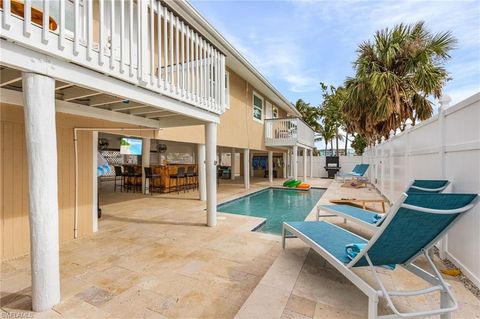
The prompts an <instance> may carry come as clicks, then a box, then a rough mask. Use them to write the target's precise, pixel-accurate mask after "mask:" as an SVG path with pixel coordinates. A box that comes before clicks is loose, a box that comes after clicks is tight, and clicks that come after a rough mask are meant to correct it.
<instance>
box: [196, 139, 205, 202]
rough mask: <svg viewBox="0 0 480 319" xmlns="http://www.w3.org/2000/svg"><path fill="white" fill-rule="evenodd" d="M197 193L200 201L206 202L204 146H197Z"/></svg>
mask: <svg viewBox="0 0 480 319" xmlns="http://www.w3.org/2000/svg"><path fill="white" fill-rule="evenodd" d="M197 165H198V193H199V198H200V200H201V201H206V200H207V182H206V177H205V144H197Z"/></svg>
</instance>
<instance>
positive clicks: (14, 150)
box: [0, 104, 153, 260]
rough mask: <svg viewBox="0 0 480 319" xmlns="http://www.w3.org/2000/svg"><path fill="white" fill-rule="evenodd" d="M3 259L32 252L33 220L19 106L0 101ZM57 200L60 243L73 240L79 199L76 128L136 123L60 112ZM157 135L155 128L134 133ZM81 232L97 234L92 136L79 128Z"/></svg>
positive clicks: (0, 249) (0, 242)
mask: <svg viewBox="0 0 480 319" xmlns="http://www.w3.org/2000/svg"><path fill="white" fill-rule="evenodd" d="M0 119H1V121H0V149H1V151H2V153H1V157H0V159H1V160H0V180H1V190H0V208H1V215H0V218H1V220H0V222H1V223H0V257H1V259H2V260H5V259H10V258H13V257H18V256H21V255H24V254H27V253H28V252H29V250H30V237H29V222H28V166H27V158H26V142H25V130H24V119H23V108H22V107H20V106H13V105H6V104H0ZM56 124H57V154H58V204H59V236H60V242H65V241H67V240H70V239H73V229H74V203H75V157H74V142H73V137H74V135H73V128H74V127H105V128H106V129H105V130H102V132H108V127H117V128H118V127H132V126H128V125H125V124H120V123H115V122H108V121H103V120H97V119H92V118H87V117H79V116H73V115H68V114H63V113H57V121H56ZM129 134H131V135H136V136H145V137H147V136H148V137H153V132H147V131H144V132H140V131H138V132H135V131H133V132H132V131H129ZM77 137H78V163H79V167H78V169H79V174H78V176H79V179H78V182H79V184H78V186H79V188H78V195H79V197H78V203H79V205H78V235H79V237H84V236H88V235H91V234H92V202H93V198H92V196H93V190H92V178H93V174H94V170H93V167H92V165H93V162H92V159H93V154H92V149H93V145H92V142H93V137H92V132H91V131H79V132H78V135H77Z"/></svg>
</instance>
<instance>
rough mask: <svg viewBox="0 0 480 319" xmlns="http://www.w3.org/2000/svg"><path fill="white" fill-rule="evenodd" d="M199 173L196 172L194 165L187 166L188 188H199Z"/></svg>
mask: <svg viewBox="0 0 480 319" xmlns="http://www.w3.org/2000/svg"><path fill="white" fill-rule="evenodd" d="M197 176H198V175H197V173H195V167H193V166H188V167H187V177H186V178H187V185H188V189H190V187H192V188H193V189H196V188H197V180H198V178H197Z"/></svg>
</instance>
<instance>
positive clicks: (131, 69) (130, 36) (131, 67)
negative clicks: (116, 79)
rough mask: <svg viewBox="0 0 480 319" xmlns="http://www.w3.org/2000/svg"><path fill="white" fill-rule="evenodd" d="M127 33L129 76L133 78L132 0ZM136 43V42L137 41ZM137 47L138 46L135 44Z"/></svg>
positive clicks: (131, 0) (131, 1)
mask: <svg viewBox="0 0 480 319" xmlns="http://www.w3.org/2000/svg"><path fill="white" fill-rule="evenodd" d="M128 33H129V39H128V40H129V41H128V42H129V46H130V59H129V60H130V61H129V62H130V76H133V54H134V53H135V48H134V46H133V44H134V39H135V37H134V36H133V0H130V3H129V17H128ZM137 42H138V41H137ZM137 45H138V44H137Z"/></svg>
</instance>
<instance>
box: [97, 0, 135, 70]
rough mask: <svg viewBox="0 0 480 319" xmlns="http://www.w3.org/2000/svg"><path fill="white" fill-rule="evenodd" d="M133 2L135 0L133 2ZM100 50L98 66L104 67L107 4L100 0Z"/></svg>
mask: <svg viewBox="0 0 480 319" xmlns="http://www.w3.org/2000/svg"><path fill="white" fill-rule="evenodd" d="M132 1H133V0H132ZM98 4H99V13H98V14H99V24H100V25H99V28H100V36H99V42H100V43H99V48H98V64H100V65H103V63H104V49H105V14H104V11H105V3H104V0H99V1H98Z"/></svg>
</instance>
